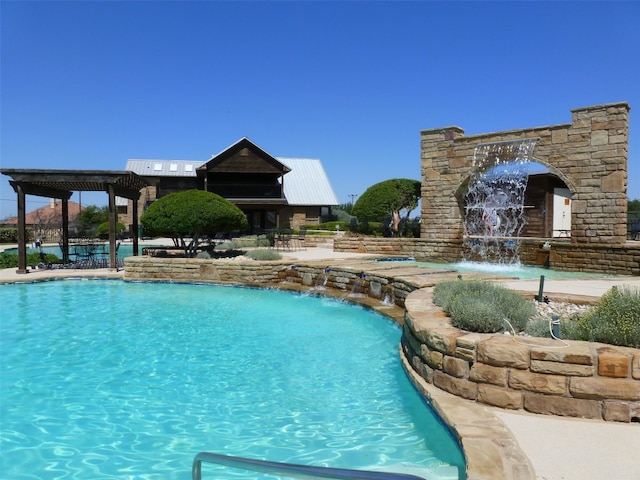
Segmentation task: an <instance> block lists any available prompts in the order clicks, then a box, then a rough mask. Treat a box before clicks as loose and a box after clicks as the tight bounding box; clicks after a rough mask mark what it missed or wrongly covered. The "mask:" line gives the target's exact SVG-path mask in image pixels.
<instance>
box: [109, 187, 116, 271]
mask: <svg viewBox="0 0 640 480" xmlns="http://www.w3.org/2000/svg"><path fill="white" fill-rule="evenodd" d="M107 190H108V192H109V268H111V269H115V270H117V269H118V263H117V252H116V221H117V219H118V215H117V212H116V193H115V189H114V188H113V184H112V183H110V184H109V185H108V188H107Z"/></svg>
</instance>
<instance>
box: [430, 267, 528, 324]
mask: <svg viewBox="0 0 640 480" xmlns="http://www.w3.org/2000/svg"><path fill="white" fill-rule="evenodd" d="M433 302H434V303H435V304H436V305H439V306H440V307H442V309H443V310H444V311H445V313H446V314H447V315H448V316H449V317H451V322H452V324H453V326H455V327H457V328H461V329H463V330H468V331H471V332H482V333H494V332H497V331H500V330H501V329H503V328H505V327H507V325H506V323H505V319H506V320H508V321H509V324H511V326H512V327H513V328H514V329H515V330H516V331H518V332H520V331H523V330H524V329H525V327H526V325H527V321H528V320H529V318H531V317H532V316H533V315H534V314H535V312H536V309H535V305H534V304H533V303H532V302H530V301H528V300H526V299H524V298H523V297H521V296H520V295H518V294H517V293H515V292H513V291H511V290H509V289H507V288H504V287H502V286H499V285H495V284H493V283H490V282H483V281H478V280H470V281H463V280H457V281H455V280H454V281H448V282H441V283H438V284H436V285H435V287H434V290H433ZM507 328H508V327H507Z"/></svg>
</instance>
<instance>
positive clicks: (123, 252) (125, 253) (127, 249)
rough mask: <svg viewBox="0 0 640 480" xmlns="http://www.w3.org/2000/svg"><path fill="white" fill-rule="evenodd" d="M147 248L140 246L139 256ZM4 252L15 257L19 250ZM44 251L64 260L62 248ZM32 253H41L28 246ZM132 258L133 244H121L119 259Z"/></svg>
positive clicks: (9, 249) (71, 250)
mask: <svg viewBox="0 0 640 480" xmlns="http://www.w3.org/2000/svg"><path fill="white" fill-rule="evenodd" d="M147 246H148V245H138V254H140V253H142V249H143V248H145V247H147ZM105 250H106V251H107V252H108V251H109V244H108V242H107V243H106V245H105ZM4 251H5V252H7V253H12V254H15V255H17V254H18V249H17V248H7V249H5V250H4ZM42 251H43V252H44V253H53V254H54V255H55V256H56V257H58V258H62V249H61V248H60V247H56V246H53V245H49V246H46V247H42ZM69 251H70V252H73V244H72V245H71V246H70V248H69ZM32 252H39V250H37V249H35V248H31V247H30V246H29V245H27V253H32ZM131 256H133V243H121V244H120V246H119V247H118V258H127V257H131Z"/></svg>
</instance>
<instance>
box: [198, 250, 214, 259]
mask: <svg viewBox="0 0 640 480" xmlns="http://www.w3.org/2000/svg"><path fill="white" fill-rule="evenodd" d="M196 258H211V254H210V253H209V252H207V251H206V250H205V251H202V252H198V253H197V254H196Z"/></svg>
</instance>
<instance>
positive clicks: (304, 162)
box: [118, 137, 338, 206]
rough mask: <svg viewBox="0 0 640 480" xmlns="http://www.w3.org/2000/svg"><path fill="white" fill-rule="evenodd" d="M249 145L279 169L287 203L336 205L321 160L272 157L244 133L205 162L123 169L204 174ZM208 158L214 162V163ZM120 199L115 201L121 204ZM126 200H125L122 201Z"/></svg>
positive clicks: (141, 163)
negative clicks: (240, 137)
mask: <svg viewBox="0 0 640 480" xmlns="http://www.w3.org/2000/svg"><path fill="white" fill-rule="evenodd" d="M245 148H246V149H249V151H251V152H252V153H253V154H255V155H257V156H259V157H261V158H264V159H266V160H267V161H268V163H269V165H271V166H272V167H273V168H274V172H275V171H277V172H279V173H280V181H284V196H285V198H286V199H287V203H288V204H289V205H299V206H303V205H320V206H323V205H326V206H335V205H338V199H337V197H336V194H335V193H334V191H333V188H332V187H331V183H330V182H329V178H328V177H327V174H326V172H325V170H324V168H323V166H322V162H320V160H318V159H314V158H281V157H274V156H272V155H270V154H268V153H267V152H265V151H264V150H263V149H261V148H260V147H258V146H257V145H256V144H255V143H253V142H251V141H250V140H249V139H247V138H246V137H244V138H242V139H240V140H239V141H237V142H236V143H234V144H233V145H231V146H230V147H228V148H226V149H225V150H223V151H222V152H220V153H219V154H217V155H213V156H212V157H211V159H210V160H209V161H208V162H203V161H201V160H136V159H132V160H128V161H127V166H126V170H130V171H131V172H134V173H136V174H138V175H140V176H141V177H155V176H157V177H168V176H177V177H195V176H196V174H197V173H196V171H200V172H202V173H203V174H204V173H205V172H206V171H207V169H210V168H211V167H212V166H213V167H214V169H215V167H216V166H218V165H220V164H221V163H223V162H224V160H226V159H229V158H231V157H233V155H235V154H236V153H238V152H240V151H241V150H242V149H245ZM211 162H214V163H213V164H212V163H211ZM120 204H121V203H118V205H120ZM122 204H126V202H122Z"/></svg>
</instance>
